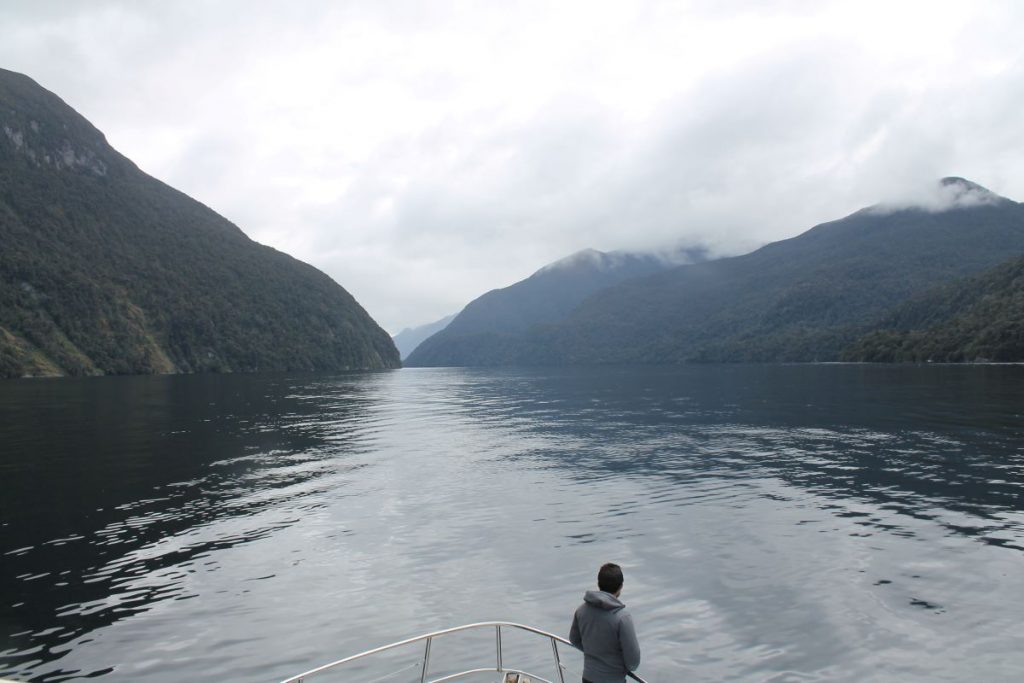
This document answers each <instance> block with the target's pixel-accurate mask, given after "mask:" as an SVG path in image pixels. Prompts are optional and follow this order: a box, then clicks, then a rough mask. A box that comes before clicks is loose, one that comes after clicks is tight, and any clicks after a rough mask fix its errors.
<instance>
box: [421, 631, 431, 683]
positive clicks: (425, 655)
mask: <svg viewBox="0 0 1024 683" xmlns="http://www.w3.org/2000/svg"><path fill="white" fill-rule="evenodd" d="M431 640H433V638H427V650H426V652H424V653H423V672H422V673H420V683H424V682H425V681H426V680H427V667H428V666H430V641H431Z"/></svg>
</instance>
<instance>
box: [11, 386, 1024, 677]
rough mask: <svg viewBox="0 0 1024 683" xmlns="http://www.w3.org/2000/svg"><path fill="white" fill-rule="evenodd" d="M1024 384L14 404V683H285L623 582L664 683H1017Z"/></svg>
mask: <svg viewBox="0 0 1024 683" xmlns="http://www.w3.org/2000/svg"><path fill="white" fill-rule="evenodd" d="M1022 379H1024V368H1018V367H999V366H987V367H985V366H982V367H962V368H934V367H895V368H893V367H879V366H724V367H723V366H717V367H714V366H713V367H708V366H701V367H683V368H674V369H665V368H628V369H627V368H601V369H571V370H518V371H511V370H501V371H493V370H441V369H438V370H402V371H397V372H385V373H373V374H353V375H345V376H336V377H316V376H291V377H286V376H205V377H157V378H153V377H139V378H103V379H92V380H81V381H79V380H62V381H14V382H3V383H0V417H2V420H0V474H2V477H3V479H2V480H3V482H4V486H5V491H4V495H3V496H0V512H2V517H0V525H2V526H0V529H2V536H0V558H2V564H0V567H2V570H0V585H2V586H3V593H2V604H0V638H2V641H0V675H7V676H10V677H12V678H15V679H23V680H38V681H62V680H70V679H73V678H79V677H84V676H89V675H95V676H101V677H104V678H109V679H112V680H114V679H120V680H133V681H135V680H138V681H181V680H186V679H189V678H191V679H200V680H221V681H248V680H267V681H273V680H279V679H281V678H284V677H285V676H287V675H290V674H293V673H296V672H298V671H301V670H303V669H306V668H310V667H311V666H314V665H316V664H320V663H323V662H326V661H329V660H331V659H334V658H337V657H339V656H342V655H344V654H349V653H351V652H354V651H357V650H361V649H364V648H368V647H371V646H374V645H378V644H381V643H383V642H387V641H390V640H395V639H398V638H401V637H406V636H409V635H413V634H415V633H419V632H422V631H426V630H430V629H434V628H442V627H446V626H450V625H454V624H456V623H464V622H470V621H483V620H491V619H506V620H512V621H520V622H525V623H530V624H534V625H536V626H539V627H541V628H546V629H549V630H553V631H555V632H559V633H561V632H563V631H565V630H567V626H568V619H569V616H570V615H571V613H572V609H573V608H574V607H575V604H576V602H577V601H578V599H579V597H580V595H581V594H582V592H583V590H584V589H586V588H588V587H589V586H590V584H591V583H592V582H593V576H592V575H593V573H594V571H595V569H596V567H597V566H598V565H599V564H600V563H601V562H603V561H606V560H609V559H611V560H616V561H619V562H620V563H622V564H623V565H624V567H625V568H626V589H625V592H624V595H623V598H624V600H625V601H626V602H627V603H628V604H629V606H630V608H631V609H632V611H633V612H634V615H635V619H636V621H637V623H638V628H639V631H640V635H641V639H642V645H643V647H644V664H643V667H642V671H643V672H644V673H645V674H646V675H647V676H648V678H649V679H650V680H653V681H657V680H678V678H679V677H680V676H686V677H687V678H691V679H693V680H707V681H717V680H746V681H768V680H773V681H784V680H829V681H870V680H877V681H887V680H920V681H924V680H928V681H933V680H949V681H960V680H986V681H1002V680H1006V681H1009V680H1019V677H1020V675H1021V671H1024V620H1022V619H1021V618H1020V610H1019V607H1018V606H1017V601H1018V599H1019V597H1020V596H1021V595H1024V591H1022V589H1024V571H1022V570H1024V552H1022V551H1024V476H1022V475H1024V453H1022V444H1024V441H1022V440H1021V438H1020V437H1021V430H1022V428H1024V418H1022V416H1021V414H1020V413H1019V412H1018V411H1019V410H1021V406H1024V402H1022V398H1024V383H1022V382H1021V380H1022ZM489 654H490V653H489ZM542 654H543V652H542ZM548 654H550V650H548ZM452 656H453V657H454V654H453V655H452ZM523 656H524V657H526V656H527V655H526V653H525V651H524V654H523ZM438 666H441V667H443V666H444V663H443V662H439V663H438ZM349 680H351V679H349ZM395 680H400V679H395Z"/></svg>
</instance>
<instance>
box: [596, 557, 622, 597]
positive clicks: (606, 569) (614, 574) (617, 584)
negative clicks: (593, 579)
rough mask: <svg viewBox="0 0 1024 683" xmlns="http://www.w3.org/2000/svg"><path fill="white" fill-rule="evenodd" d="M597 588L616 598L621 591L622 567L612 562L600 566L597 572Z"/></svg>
mask: <svg viewBox="0 0 1024 683" xmlns="http://www.w3.org/2000/svg"><path fill="white" fill-rule="evenodd" d="M597 587H598V588H599V589H601V590H603V591H604V592H605V593H611V594H612V595H615V596H618V594H619V592H620V591H621V590H622V567H620V566H619V565H617V564H614V563H612V562H608V563H607V564H603V565H601V569H600V570H599V571H598V572H597Z"/></svg>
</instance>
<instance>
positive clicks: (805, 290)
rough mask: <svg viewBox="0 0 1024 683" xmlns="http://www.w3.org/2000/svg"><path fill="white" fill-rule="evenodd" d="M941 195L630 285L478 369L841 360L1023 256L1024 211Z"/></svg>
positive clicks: (999, 201) (968, 189) (491, 356)
mask: <svg viewBox="0 0 1024 683" xmlns="http://www.w3.org/2000/svg"><path fill="white" fill-rule="evenodd" d="M936 190H937V191H936V193H935V201H931V202H928V203H927V205H926V206H924V205H918V206H905V207H897V206H875V207H870V208H868V209H863V210H861V211H858V212H856V213H854V214H852V215H850V216H848V217H846V218H844V219H841V220H838V221H833V222H830V223H824V224H822V225H819V226H816V227H814V228H812V229H811V230H808V231H807V232H805V233H803V234H802V235H799V236H797V237H794V238H792V239H788V240H784V241H781V242H776V243H773V244H769V245H767V246H765V247H763V248H761V249H758V250H757V251H754V252H752V253H750V254H746V255H743V256H738V257H734V258H728V259H720V260H717V261H707V262H704V263H697V264H692V265H683V266H679V267H676V268H673V269H671V270H667V271H664V272H661V273H657V274H655V275H651V276H649V277H646V278H639V279H633V280H629V281H625V282H623V283H621V284H619V285H616V286H613V287H609V288H607V289H604V290H602V291H600V292H598V293H596V294H594V295H592V296H590V297H588V298H587V300H586V301H584V302H583V303H582V304H580V305H579V306H578V307H577V308H576V309H575V310H574V312H573V313H572V314H571V315H570V316H568V317H567V318H566V319H564V320H563V321H561V322H558V323H555V324H551V325H547V326H545V327H535V328H533V329H531V330H529V331H528V332H527V333H526V334H525V335H523V337H522V338H521V339H519V340H516V343H514V344H504V345H495V346H494V347H493V348H492V349H491V350H490V352H489V353H488V354H486V355H484V354H480V355H476V356H474V357H473V358H472V359H471V360H472V363H471V364H517V363H519V364H566V363H680V362H688V361H689V362H692V361H723V362H735V361H814V360H821V361H825V360H836V359H838V358H839V354H840V351H841V350H842V349H843V348H845V347H846V346H848V345H849V344H850V343H851V342H852V341H853V340H854V339H857V338H858V337H860V336H861V335H862V334H864V333H865V332H867V331H869V330H870V329H871V327H870V326H871V324H872V323H873V322H874V321H876V320H877V318H878V316H880V315H882V314H883V313H884V312H885V311H887V310H889V309H891V308H892V307H893V306H895V305H897V304H899V303H902V302H904V301H906V300H907V299H909V298H910V297H912V296H914V295H915V294H918V293H920V292H923V291H925V290H927V289H929V288H931V287H935V286H939V285H941V284H943V283H946V282H950V281H952V280H954V279H956V278H958V277H963V276H966V275H970V274H974V273H978V272H981V271H983V270H985V269H987V268H990V267H993V266H995V265H996V264H998V263H999V262H1001V261H1004V260H1005V259H1006V258H1007V257H1008V256H1012V255H1014V254H1021V253H1024V206H1022V205H1021V204H1018V203H1016V202H1013V201H1010V200H1008V199H1005V198H1003V197H999V196H998V195H995V194H993V193H991V192H989V191H988V190H985V188H982V187H980V186H979V185H976V184H974V183H971V182H969V181H966V180H964V179H962V178H946V179H944V180H942V181H941V183H940V184H939V185H938V186H937V188H936ZM439 360H443V359H439ZM438 364H442V363H438Z"/></svg>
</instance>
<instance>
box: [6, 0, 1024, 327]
mask: <svg viewBox="0 0 1024 683" xmlns="http://www.w3.org/2000/svg"><path fill="white" fill-rule="evenodd" d="M1022 26H1024V5H1021V4H1020V3H1015V2H990V3H984V4H971V3H963V2H916V1H905V2H898V3H892V2H822V3H790V2H777V3H761V2H724V3H721V2H715V3H711V2H691V3H667V2H666V3H663V2H621V3H614V2H613V3H598V4H595V3H592V2H560V3H549V2H523V3H494V2H480V3H476V2H452V3H422V2H387V1H382V0H376V1H373V2H347V3H330V2H312V1H301V0H300V1H293V2H288V3H253V2H240V1H238V0H229V1H225V2H218V3H201V2H181V3H179V2H175V3H166V2H128V1H125V2H113V1H103V0H97V1H96V2H89V3H80V2H46V1H35V0H34V1H33V2H14V3H4V4H2V5H0V66H3V67H5V68H10V69H14V70H16V71H21V72H23V73H26V74H28V75H30V76H32V77H33V78H35V79H36V80H37V81H39V82H40V83H41V84H42V85H43V86H44V87H47V88H49V89H51V90H53V91H55V92H56V93H58V94H59V95H61V96H62V97H63V98H64V99H65V100H67V101H68V102H69V104H71V105H72V106H73V107H75V108H76V109H78V110H79V111H80V112H82V113H83V114H84V115H85V116H86V117H87V118H89V119H90V120H92V121H93V123H95V124H96V125H97V126H98V127H99V128H100V129H101V130H103V131H104V132H105V133H107V136H108V139H109V140H110V141H111V143H112V144H113V145H114V146H115V147H117V148H118V149H119V150H120V151H122V152H123V153H125V154H126V155H127V156H129V157H130V158H132V159H133V160H135V161H136V162H137V163H138V164H139V165H140V166H141V167H142V168H143V169H144V170H146V171H148V172H150V173H152V174H153V175H155V176H157V177H159V178H161V179H162V180H165V181H166V182H168V183H170V184H171V185H174V186H175V187H178V188H180V189H182V190H183V191H185V192H187V193H188V194H190V195H192V196H194V197H196V198H197V199H199V200H200V201H202V202H204V203H206V204H208V205H209V206H211V207H213V208H214V209H216V210H217V211H219V212H220V213H222V214H224V215H225V216H227V217H228V218H230V219H231V220H233V221H235V222H236V223H237V224H238V225H239V226H240V227H242V229H243V230H245V231H246V232H247V233H248V234H249V235H250V236H252V237H253V238H254V239H257V240H258V241H261V242H264V243H267V244H271V245H272V246H275V247H277V248H279V249H282V250H284V251H287V252H289V253H291V254H293V255H295V256H296V257H298V258H301V259H303V260H305V261H308V262H310V263H313V264H314V265H316V266H317V267H319V268H321V269H322V270H324V271H326V272H327V273H328V274H330V275H331V276H332V277H334V278H335V279H336V280H337V281H338V282H340V283H341V284H342V285H344V286H345V287H346V288H347V289H349V290H350V291H351V292H352V293H353V295H355V296H356V298H357V299H358V300H359V301H360V302H361V303H362V304H363V305H364V306H365V307H366V308H367V309H368V310H369V312H370V313H371V314H372V315H373V316H374V317H375V318H376V319H377V320H378V321H379V322H381V323H382V324H383V325H384V326H385V327H387V328H388V329H389V330H391V331H396V330H398V329H401V328H402V327H406V326H413V325H417V324H420V323H424V322H429V321H431V320H436V319H438V318H440V317H441V316H443V315H445V314H448V313H451V312H454V311H457V310H458V309H459V308H461V306H462V305H464V304H465V303H466V302H468V301H469V300H470V299H472V298H474V297H475V296H477V295H479V294H480V293H482V292H484V291H487V290H489V289H493V288H495V287H500V286H505V285H508V284H510V283H512V282H514V281H516V280H518V279H521V278H523V277H526V276H527V275H529V274H530V273H532V272H534V271H536V270H537V269H538V268H539V267H541V266H542V265H544V264H545V263H548V262H550V261H554V260H556V259H558V258H560V257H563V256H565V255H567V254H570V253H573V252H576V251H579V250H580V249H584V248H587V247H593V248H595V249H600V250H602V251H611V250H615V249H642V248H649V249H666V248H671V247H673V246H676V245H679V244H686V243H694V242H700V243H706V244H708V245H709V246H711V247H712V248H713V249H717V250H719V251H722V252H735V251H740V250H744V249H747V248H750V247H752V246H754V245H756V244H758V243H762V242H765V241H768V240H774V239H779V238H783V237H789V236H792V235H794V234H797V233H798V232H801V231H803V230H805V229H806V228H809V227H810V226H811V225H813V224H815V223H817V222H821V221H824V220H830V219H833V218H836V217H839V216H842V215H845V214H847V213H850V212H852V211H854V210H856V209H858V208H860V207H863V206H867V205H870V204H874V203H876V202H877V201H879V200H880V199H889V200H893V199H894V198H898V197H899V196H900V195H901V194H903V195H904V196H906V197H912V196H914V195H913V193H914V188H915V187H920V186H922V184H924V183H929V182H932V181H934V180H935V179H937V178H939V177H942V176H948V175H960V176H964V177H966V178H969V179H971V180H975V181H977V182H979V183H981V184H983V185H986V186H988V187H989V188H991V189H993V190H994V191H996V192H998V193H1000V194H1003V195H1007V196H1009V197H1011V198H1016V199H1020V198H1024V156H1022V155H1021V154H1020V153H1019V151H1020V150H1021V149H1022V148H1024V118H1022V117H1021V116H1020V111H1022V110H1024V47H1022V43H1024V41H1021V40H1020V28H1021V27H1022Z"/></svg>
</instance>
